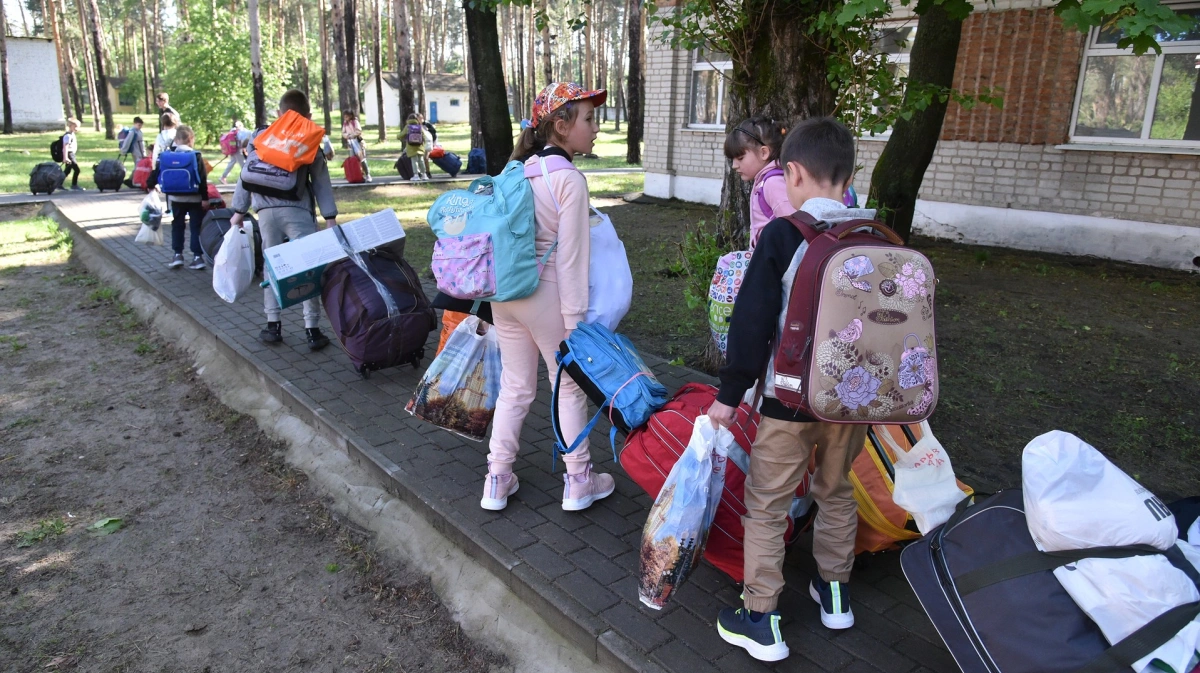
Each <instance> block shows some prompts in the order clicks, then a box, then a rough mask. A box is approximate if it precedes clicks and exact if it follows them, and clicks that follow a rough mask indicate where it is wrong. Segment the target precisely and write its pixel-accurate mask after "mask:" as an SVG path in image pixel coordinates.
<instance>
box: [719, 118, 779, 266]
mask: <svg viewBox="0 0 1200 673" xmlns="http://www.w3.org/2000/svg"><path fill="white" fill-rule="evenodd" d="M783 134H784V129H783V127H782V126H781V125H780V124H779V123H777V122H775V121H774V120H771V119H767V118H766V117H751V118H749V119H746V120H745V121H743V122H742V123H741V124H738V125H737V127H736V128H734V129H733V132H732V133H730V134H729V135H728V136H726V137H725V157H726V158H727V159H730V160H732V161H733V170H735V171H737V172H738V174H739V175H741V176H742V179H743V180H745V181H746V182H751V183H753V184H754V186H753V187H752V188H751V190H750V249H751V250H753V249H754V246H755V245H757V244H758V238H759V236H760V235H762V230H763V228H764V227H766V226H767V223H768V222H770V221H771V220H773V219H775V218H776V217H783V216H784V215H791V214H792V213H793V212H795V210H796V209H795V208H792V207H791V205H789V204H788V200H787V188H786V187H785V186H784V181H783V169H782V168H780V166H779V149H780V147H781V146H782V145H783Z"/></svg>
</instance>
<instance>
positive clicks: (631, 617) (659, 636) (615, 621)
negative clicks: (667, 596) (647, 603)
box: [600, 602, 673, 652]
mask: <svg viewBox="0 0 1200 673" xmlns="http://www.w3.org/2000/svg"><path fill="white" fill-rule="evenodd" d="M600 616H602V617H604V619H605V621H607V622H608V623H609V624H611V625H612V627H613V629H615V630H616V631H617V632H618V633H620V634H621V635H623V636H625V637H626V638H628V639H630V640H632V641H633V642H634V643H635V644H636V645H638V646H639V647H641V648H642V649H643V650H645V651H646V652H649V651H651V650H653V649H654V648H656V647H659V646H660V645H663V644H664V643H666V642H667V641H668V640H670V639H671V638H672V637H673V636H672V635H671V633H670V632H669V631H667V630H666V629H664V628H662V627H661V626H659V625H658V624H655V623H654V622H653V621H652V620H651V619H650V618H649V617H647V616H646V615H645V614H643V613H642V612H641V611H640V610H639V609H638V608H635V607H633V606H632V605H629V604H628V603H625V602H621V603H617V604H616V605H614V606H612V607H611V608H609V609H607V610H605V611H604V612H603V613H601V615H600Z"/></svg>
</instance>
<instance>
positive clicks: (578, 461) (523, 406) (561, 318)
mask: <svg viewBox="0 0 1200 673" xmlns="http://www.w3.org/2000/svg"><path fill="white" fill-rule="evenodd" d="M605 98H607V93H606V92H605V91H604V90H603V89H601V90H599V91H587V90H585V89H584V88H583V87H582V86H580V85H578V84H574V83H571V84H567V83H555V84H551V85H550V86H547V87H546V88H545V89H543V90H542V92H541V93H540V94H538V96H537V98H535V99H534V102H533V117H532V120H531V123H530V127H529V128H527V129H525V130H524V131H522V132H521V135H520V137H519V138H518V140H517V147H516V149H515V150H514V151H513V155H512V158H513V159H514V160H517V161H524V162H525V164H526V165H527V166H533V167H536V166H538V165H539V164H540V162H541V159H542V158H543V157H550V156H558V157H562V158H563V159H566V160H567V161H570V160H571V158H572V157H574V156H575V154H576V153H581V154H582V153H587V152H590V151H591V150H592V147H593V146H594V145H595V144H596V135H597V133H599V130H600V127H599V126H598V125H597V124H596V121H595V117H594V113H593V110H594V109H595V107H596V106H597V105H603V104H604V100H605ZM548 175H549V177H548V178H546V177H542V176H541V175H540V174H538V175H535V176H534V177H531V178H530V183H531V185H532V187H533V200H534V212H535V217H536V220H537V226H536V230H535V233H534V242H535V247H536V249H537V255H538V257H539V259H540V258H541V256H542V255H544V254H545V253H546V251H547V250H549V249H550V247H551V245H553V244H554V243H555V241H557V246H558V247H557V248H556V249H555V252H554V254H553V255H551V256H550V259H549V260H548V262H547V264H546V267H545V269H544V271H543V272H542V275H541V282H539V283H538V286H537V290H536V291H534V293H533V294H531V295H529V296H528V297H525V298H523V299H517V300H515V301H506V302H502V303H493V304H492V319H493V324H494V325H495V329H496V335H497V336H498V337H499V340H500V358H501V363H502V365H503V373H502V374H501V375H500V397H499V399H498V400H497V401H496V415H495V417H494V421H493V425H492V439H491V444H490V446H489V448H490V449H491V452H490V453H489V454H488V474H487V478H486V479H485V480H484V483H483V499H482V500H481V501H480V505H481V506H482V507H483V508H484V509H488V510H501V509H504V508H505V507H506V506H507V505H508V496H510V495H512V494H513V493H516V492H517V477H516V475H514V474H513V473H512V466H513V461H514V460H515V459H516V457H517V452H518V450H519V449H520V435H521V426H522V425H523V424H524V422H525V416H526V414H528V413H529V405H530V404H532V403H533V400H534V398H535V397H536V396H537V382H538V353H541V356H542V359H544V360H545V361H546V365H547V366H549V367H551V369H552V370H553V367H554V366H555V365H554V353H555V351H557V350H558V345H559V343H560V342H562V340H563V339H565V338H566V337H567V336H568V335H570V333H571V332H572V331H574V330H575V327H576V325H577V324H579V323H580V322H582V321H583V319H584V317H585V316H586V315H587V310H588V263H589V258H590V255H591V238H590V237H591V230H590V224H589V220H588V217H589V215H590V212H589V210H588V186H587V179H586V178H585V177H584V176H583V173H580V172H579V171H573V170H560V171H557V172H553V173H549V174H548ZM556 202H557V203H556ZM558 409H559V412H560V418H561V421H562V432H563V434H564V435H565V436H567V437H577V436H579V433H580V432H581V431H582V430H583V427H584V426H585V425H587V421H588V401H587V396H586V395H585V394H584V392H583V390H581V389H580V388H579V386H577V385H576V384H575V382H574V381H571V380H570V377H563V381H562V387H561V388H560V389H559V404H558ZM590 459H591V456H590V454H589V452H588V442H587V439H586V438H585V439H584V440H583V442H582V443H581V444H580V446H579V447H578V448H577V449H575V450H574V451H572V452H571V453H568V454H566V455H565V456H564V457H563V462H565V463H566V465H567V473H566V474H565V475H564V476H563V479H564V481H565V488H564V489H563V503H562V507H563V509H564V510H567V511H578V510H582V509H587V508H588V507H590V506H591V505H592V503H593V502H595V501H597V500H600V499H601V498H606V497H608V496H610V495H612V492H613V487H614V482H613V478H612V476H611V475H608V474H596V473H594V472H592V465H591V462H590Z"/></svg>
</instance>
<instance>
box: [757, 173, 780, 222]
mask: <svg viewBox="0 0 1200 673" xmlns="http://www.w3.org/2000/svg"><path fill="white" fill-rule="evenodd" d="M777 175H783V169H782V168H772V169H771V170H769V171H767V172H766V173H764V174H763V179H762V182H760V183H758V191H757V192H755V195H756V196H757V197H758V207H759V209H761V210H762V211H763V213H764V214H766V216H767V219H768V220H773V219H775V209H774V208H772V207H771V205H770V204H769V203H767V197H766V196H764V195H763V192H765V191H766V189H765V187H766V186H767V180H770V179H771V178H773V177H775V176H777Z"/></svg>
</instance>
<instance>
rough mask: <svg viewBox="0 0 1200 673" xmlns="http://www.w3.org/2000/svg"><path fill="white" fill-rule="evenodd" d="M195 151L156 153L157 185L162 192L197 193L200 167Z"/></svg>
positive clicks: (198, 190)
mask: <svg viewBox="0 0 1200 673" xmlns="http://www.w3.org/2000/svg"><path fill="white" fill-rule="evenodd" d="M197 156H198V155H197V154H196V153H195V152H186V151H185V152H163V153H161V154H159V155H158V187H159V189H161V190H162V193H163V194H198V193H199V192H200V167H199V163H198V162H197V160H196V158H197Z"/></svg>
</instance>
